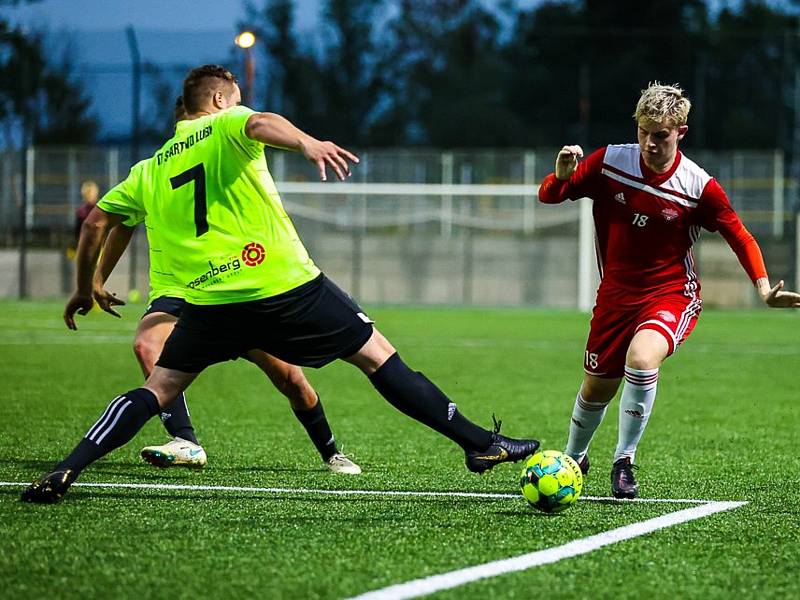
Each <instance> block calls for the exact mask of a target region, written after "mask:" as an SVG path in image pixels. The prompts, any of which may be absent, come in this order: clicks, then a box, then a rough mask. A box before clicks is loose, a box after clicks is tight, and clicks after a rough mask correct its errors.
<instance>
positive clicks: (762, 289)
mask: <svg viewBox="0 0 800 600" xmlns="http://www.w3.org/2000/svg"><path fill="white" fill-rule="evenodd" d="M783 285H784V284H783V280H782V279H781V280H780V281H779V282H778V283H777V284H775V285H774V286H770V284H769V279H767V278H766V277H761V278H760V279H758V280H757V281H756V289H757V290H758V295H759V296H761V299H762V300H763V301H764V303H765V304H766V305H767V306H769V307H770V308H800V294H798V293H797V292H783V291H781V290H782V289H783Z"/></svg>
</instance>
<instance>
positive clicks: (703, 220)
mask: <svg viewBox="0 0 800 600" xmlns="http://www.w3.org/2000/svg"><path fill="white" fill-rule="evenodd" d="M698 209H699V215H700V225H702V226H703V227H704V228H705V229H707V230H709V231H719V232H720V234H721V235H722V237H723V238H725V241H726V242H728V245H729V246H730V247H731V249H732V250H733V251H734V252H735V253H736V258H738V259H739V262H740V263H741V265H742V267H744V270H745V271H747V274H748V275H749V276H750V279H751V281H753V282H754V283H755V281H756V280H757V279H759V278H761V277H766V276H767V267H766V266H765V265H764V258H763V256H762V255H761V248H759V246H758V242H756V239H755V238H754V237H753V234H751V233H750V232H749V231H747V228H745V226H744V224H743V223H742V220H741V219H740V218H739V215H737V214H736V211H735V210H733V207H732V206H731V203H730V201H729V200H728V196H727V194H725V190H723V189H722V186H721V185H720V184H719V183H717V180H716V179H712V180H710V181H709V182H708V183H707V184H706V187H705V189H704V190H703V194H702V195H701V196H700V203H699V205H698Z"/></svg>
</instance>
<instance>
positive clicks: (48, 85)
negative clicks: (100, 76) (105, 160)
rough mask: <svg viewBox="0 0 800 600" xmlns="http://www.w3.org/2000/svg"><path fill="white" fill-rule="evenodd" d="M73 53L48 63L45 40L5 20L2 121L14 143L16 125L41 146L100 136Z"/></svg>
mask: <svg viewBox="0 0 800 600" xmlns="http://www.w3.org/2000/svg"><path fill="white" fill-rule="evenodd" d="M73 72H74V68H73V64H72V61H71V58H70V53H69V49H68V48H67V49H65V50H64V52H63V54H62V57H61V59H60V61H59V62H55V61H53V60H48V58H47V55H46V52H45V50H44V47H43V41H42V36H41V35H31V34H25V33H23V32H22V31H21V30H19V29H12V28H11V27H10V26H9V25H8V23H7V22H4V21H2V20H0V120H2V121H3V123H4V127H3V130H4V132H5V134H6V143H10V142H11V139H10V138H11V137H13V134H11V133H10V130H11V129H13V128H14V125H10V123H16V124H18V125H19V124H20V123H21V124H23V125H27V127H28V128H29V131H30V133H31V134H32V138H33V142H34V143H36V144H66V143H86V142H90V141H93V140H94V138H95V135H96V133H97V126H98V124H97V120H96V119H95V118H94V117H93V116H91V115H90V114H89V105H90V101H89V99H88V98H87V97H86V95H85V94H84V91H83V89H82V86H81V85H80V83H79V82H78V81H76V80H75V77H74V75H73Z"/></svg>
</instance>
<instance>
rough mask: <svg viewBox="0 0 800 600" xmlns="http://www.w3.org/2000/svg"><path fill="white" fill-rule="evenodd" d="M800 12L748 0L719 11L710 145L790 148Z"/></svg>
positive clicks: (711, 71) (710, 71)
mask: <svg viewBox="0 0 800 600" xmlns="http://www.w3.org/2000/svg"><path fill="white" fill-rule="evenodd" d="M796 30H797V17H796V16H792V15H789V14H786V13H785V12H783V10H780V9H778V8H771V7H770V6H768V5H767V4H766V3H765V2H762V1H757V0H745V1H744V2H742V3H741V5H740V6H739V7H738V10H736V11H733V10H731V9H729V8H726V9H724V10H722V11H721V12H720V14H719V18H718V22H717V27H716V31H715V34H714V36H713V38H712V44H713V45H712V60H711V61H709V67H708V77H709V85H708V86H707V87H708V92H707V94H708V102H707V106H708V107H710V108H711V109H712V111H713V117H710V118H709V121H710V122H709V124H708V128H709V132H710V133H709V136H708V139H707V140H706V141H707V144H706V145H708V146H709V147H711V148H725V147H728V148H730V147H741V146H742V145H743V144H746V145H747V146H750V147H757V148H769V147H784V148H787V149H791V138H792V128H791V127H790V125H791V124H792V122H793V119H794V118H795V115H794V114H793V112H794V98H793V94H794V85H793V78H794V73H793V72H792V71H793V68H796V61H797V52H798V47H797V32H796Z"/></svg>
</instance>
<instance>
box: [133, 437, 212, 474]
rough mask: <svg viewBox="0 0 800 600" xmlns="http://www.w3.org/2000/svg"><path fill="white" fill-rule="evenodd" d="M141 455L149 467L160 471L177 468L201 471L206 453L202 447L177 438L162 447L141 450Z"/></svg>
mask: <svg viewBox="0 0 800 600" xmlns="http://www.w3.org/2000/svg"><path fill="white" fill-rule="evenodd" d="M141 455H142V458H143V459H144V460H146V461H147V462H149V463H150V464H151V465H155V466H156V467H161V468H162V469H165V468H167V467H178V466H180V467H189V468H190V469H202V468H203V467H205V466H206V462H207V458H206V451H205V450H203V447H202V446H198V445H197V444H194V443H192V442H190V441H189V440H184V439H183V438H179V437H176V438H173V439H172V440H171V441H169V442H167V443H166V444H164V445H163V446H147V447H146V448H142V452H141Z"/></svg>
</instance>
